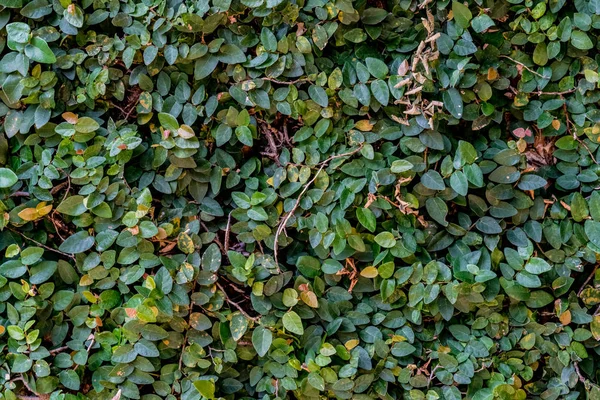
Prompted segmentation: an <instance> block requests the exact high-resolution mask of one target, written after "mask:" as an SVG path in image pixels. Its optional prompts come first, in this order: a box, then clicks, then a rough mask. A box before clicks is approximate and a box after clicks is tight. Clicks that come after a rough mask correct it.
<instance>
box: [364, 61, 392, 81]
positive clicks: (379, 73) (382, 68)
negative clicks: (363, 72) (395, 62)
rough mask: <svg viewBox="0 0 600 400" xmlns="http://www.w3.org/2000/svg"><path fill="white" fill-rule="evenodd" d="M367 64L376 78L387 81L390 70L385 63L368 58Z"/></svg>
mask: <svg viewBox="0 0 600 400" xmlns="http://www.w3.org/2000/svg"><path fill="white" fill-rule="evenodd" d="M365 63H366V64H367V69H368V70H369V72H370V73H371V75H373V76H374V77H375V78H378V79H385V78H387V75H388V73H389V72H390V70H389V69H388V67H387V65H385V63H384V62H383V61H381V60H380V59H378V58H373V57H367V58H366V59H365Z"/></svg>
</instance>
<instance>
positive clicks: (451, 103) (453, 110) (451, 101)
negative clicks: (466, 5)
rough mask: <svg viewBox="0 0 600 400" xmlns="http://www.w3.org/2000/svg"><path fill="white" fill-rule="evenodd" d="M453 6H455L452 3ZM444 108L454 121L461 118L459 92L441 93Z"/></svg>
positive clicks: (461, 106)
mask: <svg viewBox="0 0 600 400" xmlns="http://www.w3.org/2000/svg"><path fill="white" fill-rule="evenodd" d="M453 4H457V3H456V2H454V3H453ZM442 97H443V100H444V107H446V110H448V111H449V112H450V114H452V116H453V117H454V118H456V119H460V118H462V115H463V111H464V105H463V99H462V97H461V95H460V92H459V91H458V90H457V89H455V88H449V89H448V90H446V91H445V92H444V93H443V96H442Z"/></svg>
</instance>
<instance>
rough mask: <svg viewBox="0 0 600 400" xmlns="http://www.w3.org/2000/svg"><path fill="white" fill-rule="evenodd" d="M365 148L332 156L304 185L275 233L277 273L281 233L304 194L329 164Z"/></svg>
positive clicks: (274, 246) (279, 270) (274, 250)
mask: <svg viewBox="0 0 600 400" xmlns="http://www.w3.org/2000/svg"><path fill="white" fill-rule="evenodd" d="M363 146H364V145H363V144H361V145H360V146H359V147H357V148H356V149H354V150H352V151H349V152H347V153H342V154H337V155H334V156H331V157H329V158H328V159H327V160H325V161H323V162H321V163H319V164H317V165H320V168H319V170H318V171H317V173H316V174H315V175H314V176H313V178H312V179H311V180H310V181H308V182H307V183H306V185H304V189H303V190H302V192H301V193H300V195H299V196H298V198H297V199H296V203H295V204H294V206H293V207H292V209H291V210H290V211H289V212H288V213H287V214H286V215H285V217H283V219H282V220H281V223H280V224H279V226H278V227H277V231H276V232H275V242H274V243H273V257H274V258H275V266H276V267H277V272H281V269H280V268H279V261H278V259H277V254H278V251H277V250H278V247H279V246H278V240H279V235H281V232H283V230H284V229H285V226H286V224H287V222H288V221H289V219H290V217H291V216H292V215H293V214H294V212H295V211H296V209H297V208H298V205H300V200H301V199H302V196H304V194H305V193H306V192H307V191H308V189H309V188H310V186H311V185H312V184H313V183H314V181H315V180H316V179H317V177H318V176H319V174H320V173H321V171H322V170H323V168H325V167H326V166H327V164H329V162H331V161H332V160H335V159H336V158H342V157H349V156H351V155H354V154H356V153H358V152H359V151H360V150H361V149H362V148H363Z"/></svg>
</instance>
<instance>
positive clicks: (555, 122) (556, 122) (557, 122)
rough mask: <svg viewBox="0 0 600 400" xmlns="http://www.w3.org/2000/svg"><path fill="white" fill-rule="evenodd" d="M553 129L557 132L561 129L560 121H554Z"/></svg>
mask: <svg viewBox="0 0 600 400" xmlns="http://www.w3.org/2000/svg"><path fill="white" fill-rule="evenodd" d="M552 127H553V128H554V129H556V130H558V129H559V128H560V121H559V120H557V119H555V120H554V121H552Z"/></svg>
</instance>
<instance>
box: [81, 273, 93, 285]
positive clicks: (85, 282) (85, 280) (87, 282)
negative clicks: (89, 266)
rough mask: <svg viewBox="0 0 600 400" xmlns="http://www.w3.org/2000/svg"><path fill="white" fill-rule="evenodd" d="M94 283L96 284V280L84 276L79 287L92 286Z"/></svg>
mask: <svg viewBox="0 0 600 400" xmlns="http://www.w3.org/2000/svg"><path fill="white" fill-rule="evenodd" d="M92 283H94V280H93V279H92V277H91V276H90V275H89V274H85V275H83V276H82V277H81V279H80V280H79V286H90V285H91V284H92Z"/></svg>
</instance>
